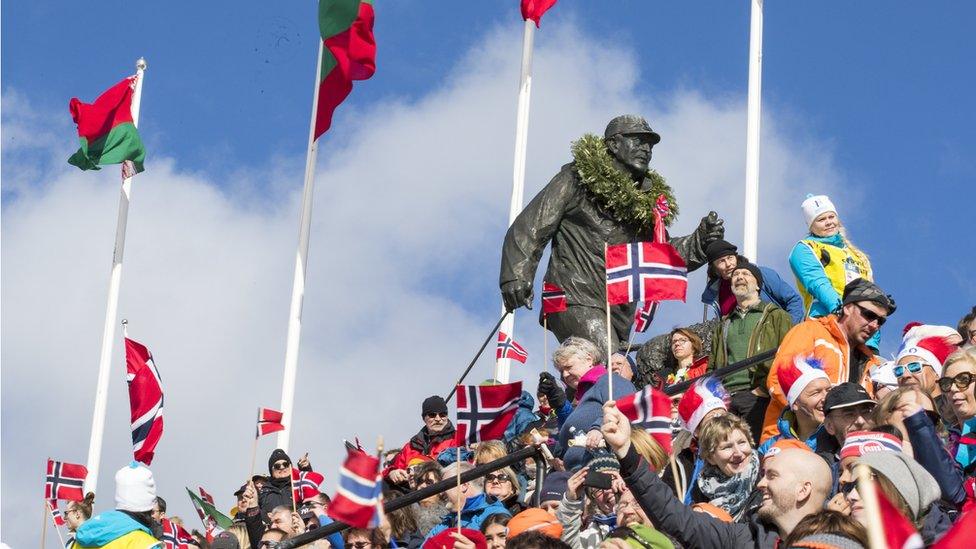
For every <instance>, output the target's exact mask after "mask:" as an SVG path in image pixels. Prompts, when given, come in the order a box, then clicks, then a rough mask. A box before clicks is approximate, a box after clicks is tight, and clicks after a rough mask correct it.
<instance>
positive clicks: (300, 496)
mask: <svg viewBox="0 0 976 549" xmlns="http://www.w3.org/2000/svg"><path fill="white" fill-rule="evenodd" d="M323 482H325V477H324V476H323V475H322V473H316V472H315V471H299V470H298V469H296V468H294V467H292V468H291V496H292V498H293V501H294V502H295V505H298V504H299V503H301V502H303V501H305V500H306V499H311V498H314V497H315V496H317V495H319V486H321V485H322V483H323Z"/></svg>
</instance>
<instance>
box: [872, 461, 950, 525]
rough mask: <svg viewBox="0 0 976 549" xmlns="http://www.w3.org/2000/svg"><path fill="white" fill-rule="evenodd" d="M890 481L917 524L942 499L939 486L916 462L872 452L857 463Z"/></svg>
mask: <svg viewBox="0 0 976 549" xmlns="http://www.w3.org/2000/svg"><path fill="white" fill-rule="evenodd" d="M857 462H858V463H863V464H864V465H867V466H868V467H870V468H872V469H874V470H875V471H877V472H878V473H879V474H881V475H883V476H884V477H885V478H887V479H888V480H890V481H891V483H892V484H894V485H895V489H896V490H898V493H899V494H901V497H902V498H904V499H905V502H906V503H908V508H909V509H911V510H912V516H913V517H914V518H915V519H916V520H917V519H918V518H919V515H920V514H921V513H922V511H925V510H926V509H928V508H929V505H932V503H934V502H935V501H936V500H938V499H939V498H940V497H942V491H941V490H939V484H938V483H937V482H936V481H935V478H934V477H933V476H932V475H931V474H930V473H929V472H928V471H926V470H925V469H924V468H923V467H922V466H921V465H919V464H918V462H917V461H915V460H914V459H912V458H911V457H909V456H908V455H907V454H903V453H901V452H871V453H868V454H864V455H863V456H861V457H860V458H858V460H857Z"/></svg>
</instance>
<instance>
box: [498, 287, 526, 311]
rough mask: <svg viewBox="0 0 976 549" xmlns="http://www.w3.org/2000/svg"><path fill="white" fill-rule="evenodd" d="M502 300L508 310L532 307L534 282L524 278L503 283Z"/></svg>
mask: <svg viewBox="0 0 976 549" xmlns="http://www.w3.org/2000/svg"><path fill="white" fill-rule="evenodd" d="M502 301H504V302H505V310H506V311H509V312H511V311H514V310H515V309H518V308H519V307H522V306H525V307H528V308H529V309H531V308H532V283H531V282H525V281H522V280H512V281H510V282H506V283H505V284H502Z"/></svg>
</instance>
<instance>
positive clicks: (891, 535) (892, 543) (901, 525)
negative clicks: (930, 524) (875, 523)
mask: <svg viewBox="0 0 976 549" xmlns="http://www.w3.org/2000/svg"><path fill="white" fill-rule="evenodd" d="M874 493H875V494H877V496H878V509H879V510H880V511H881V512H880V515H881V517H880V518H881V524H882V526H883V528H884V534H885V541H887V542H888V547H889V548H894V549H922V547H925V544H924V543H922V536H921V535H919V533H918V531H917V530H915V527H914V526H912V523H911V522H909V520H908V519H907V518H905V516H904V515H902V514H901V512H900V511H899V510H898V508H897V507H895V506H894V505H892V504H891V502H890V501H888V498H886V497H885V495H884V494H882V493H881V490H875V491H874Z"/></svg>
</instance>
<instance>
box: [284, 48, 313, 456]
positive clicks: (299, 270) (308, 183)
mask: <svg viewBox="0 0 976 549" xmlns="http://www.w3.org/2000/svg"><path fill="white" fill-rule="evenodd" d="M322 48H323V43H322V41H321V40H319V56H318V63H317V64H316V67H315V91H314V92H313V93H312V119H311V121H310V122H309V126H308V149H307V150H306V153H305V188H304V190H303V191H302V213H301V217H300V218H299V222H298V252H297V253H296V254H295V280H294V282H293V283H292V290H291V310H290V311H289V312H288V339H287V343H286V346H285V372H284V376H283V378H282V381H281V412H282V414H284V415H283V417H282V423H283V424H284V425H285V428H284V430H282V431H278V447H279V448H281V449H282V450H284V451H286V452H287V451H288V439H289V438H290V436H291V428H292V426H293V425H294V424H295V422H294V420H293V419H292V407H293V405H294V402H295V377H296V376H297V374H298V345H299V343H300V342H301V339H302V302H303V301H304V299H305V271H306V268H307V267H308V236H309V229H310V228H311V225H312V197H313V194H314V191H315V160H316V158H317V157H318V143H316V141H315V120H316V118H317V115H318V105H319V82H321V81H322Z"/></svg>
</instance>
